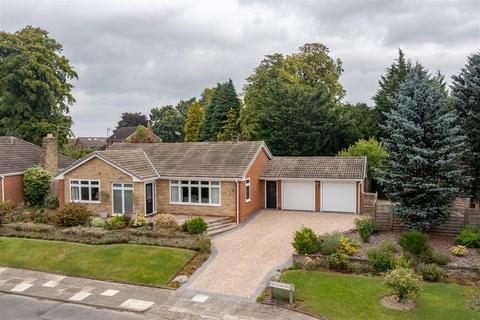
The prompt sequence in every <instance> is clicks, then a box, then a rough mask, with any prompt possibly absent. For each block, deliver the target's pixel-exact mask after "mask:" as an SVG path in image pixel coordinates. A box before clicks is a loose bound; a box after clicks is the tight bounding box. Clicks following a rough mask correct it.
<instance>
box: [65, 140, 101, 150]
mask: <svg viewBox="0 0 480 320" xmlns="http://www.w3.org/2000/svg"><path fill="white" fill-rule="evenodd" d="M69 142H70V144H71V145H72V147H74V148H75V149H78V150H92V151H93V150H105V149H106V147H107V138H105V137H76V138H73V139H70V141H69Z"/></svg>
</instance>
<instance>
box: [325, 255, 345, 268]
mask: <svg viewBox="0 0 480 320" xmlns="http://www.w3.org/2000/svg"><path fill="white" fill-rule="evenodd" d="M326 260H327V264H328V267H329V268H330V269H332V270H343V269H345V268H346V267H347V263H348V256H347V255H346V254H344V253H340V252H335V253H332V254H330V255H328V256H327V258H326Z"/></svg>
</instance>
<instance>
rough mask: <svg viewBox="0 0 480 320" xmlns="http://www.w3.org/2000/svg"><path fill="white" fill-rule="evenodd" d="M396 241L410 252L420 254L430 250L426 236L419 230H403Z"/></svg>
mask: <svg viewBox="0 0 480 320" xmlns="http://www.w3.org/2000/svg"><path fill="white" fill-rule="evenodd" d="M398 243H399V244H400V246H401V247H402V248H403V250H405V251H407V252H410V253H411V254H415V255H420V254H422V253H425V252H428V251H430V247H429V245H428V237H427V235H426V234H424V233H422V232H420V231H416V230H412V231H405V232H403V233H402V236H401V237H400V240H399V241H398Z"/></svg>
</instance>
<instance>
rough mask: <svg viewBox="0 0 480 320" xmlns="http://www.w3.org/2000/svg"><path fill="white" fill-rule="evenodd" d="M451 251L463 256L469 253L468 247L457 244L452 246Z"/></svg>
mask: <svg viewBox="0 0 480 320" xmlns="http://www.w3.org/2000/svg"><path fill="white" fill-rule="evenodd" d="M450 252H451V253H453V255H455V256H457V257H463V256H464V255H465V254H466V253H467V247H465V246H461V245H457V246H454V247H451V248H450Z"/></svg>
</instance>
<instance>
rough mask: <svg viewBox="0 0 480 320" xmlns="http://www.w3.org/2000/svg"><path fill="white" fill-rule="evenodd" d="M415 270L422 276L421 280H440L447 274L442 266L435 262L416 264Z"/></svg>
mask: <svg viewBox="0 0 480 320" xmlns="http://www.w3.org/2000/svg"><path fill="white" fill-rule="evenodd" d="M417 272H418V273H419V274H420V275H421V276H422V278H423V280H426V281H432V282H437V281H439V280H441V279H442V278H443V277H445V275H446V274H447V273H446V272H445V270H443V268H441V267H439V266H437V265H436V264H433V263H430V264H423V263H421V264H419V265H418V266H417Z"/></svg>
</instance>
